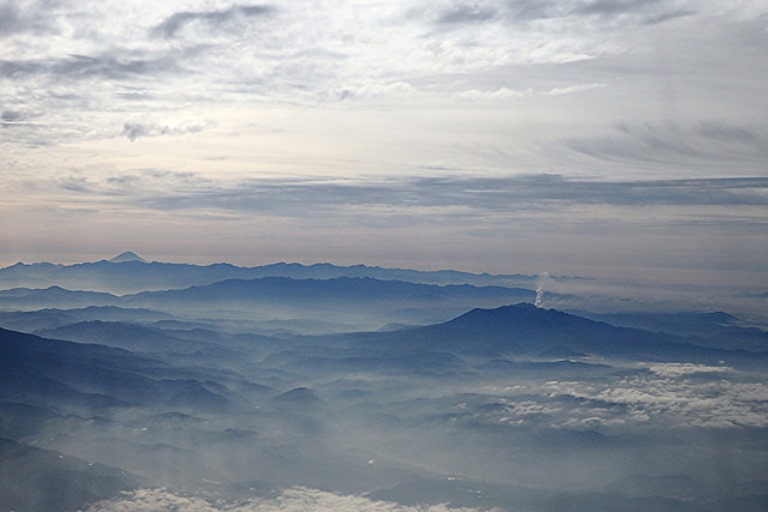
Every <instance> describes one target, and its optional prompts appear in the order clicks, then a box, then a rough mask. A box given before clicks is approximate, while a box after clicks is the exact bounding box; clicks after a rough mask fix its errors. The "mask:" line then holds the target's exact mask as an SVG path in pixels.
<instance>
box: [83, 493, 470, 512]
mask: <svg viewBox="0 0 768 512" xmlns="http://www.w3.org/2000/svg"><path fill="white" fill-rule="evenodd" d="M309 510H311V511H314V512H324V511H329V512H330V511H333V512H345V511H349V512H448V511H451V512H476V511H477V510H478V509H474V508H451V507H448V506H447V505H433V506H421V507H410V506H403V505H399V504H397V503H391V502H387V501H373V500H369V499H367V498H364V497H361V496H342V495H338V494H333V493H330V492H325V491H320V490H317V489H307V488H304V487H296V488H292V489H287V490H284V491H283V492H282V493H281V494H280V495H278V496H277V497H275V498H255V499H250V500H247V501H242V502H238V503H232V502H225V501H221V500H209V499H203V498H199V497H193V496H182V495H180V494H175V493H173V492H170V491H168V490H166V489H138V490H135V491H131V492H126V493H123V494H122V495H121V496H120V497H117V498H115V499H112V500H107V501H101V502H99V503H96V504H94V505H92V506H91V507H89V508H88V510H87V512H159V511H163V512H251V511H259V512H306V511H309Z"/></svg>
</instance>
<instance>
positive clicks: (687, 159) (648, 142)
mask: <svg viewBox="0 0 768 512" xmlns="http://www.w3.org/2000/svg"><path fill="white" fill-rule="evenodd" d="M564 144H565V145H566V146H567V147H568V148H570V149H571V150H574V151H576V152H579V153H582V154H584V155H588V156H590V157H593V158H597V159H600V160H603V161H608V162H611V161H613V162H622V163H635V164H639V163H647V164H662V165H666V164H678V165H687V166H690V165H696V166H697V167H699V168H700V167H701V166H707V167H710V166H721V165H723V164H728V163H754V164H757V163H758V162H764V161H765V160H766V159H767V158H768V132H766V131H765V129H764V128H762V127H757V126H743V125H734V124H731V123H726V122H721V121H700V122H698V123H695V124H681V123H620V124H618V125H616V126H615V128H614V131H613V133H611V134H607V135H603V136H599V137H594V136H593V137H574V138H570V139H566V140H565V141H564Z"/></svg>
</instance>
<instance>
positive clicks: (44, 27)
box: [0, 0, 55, 37]
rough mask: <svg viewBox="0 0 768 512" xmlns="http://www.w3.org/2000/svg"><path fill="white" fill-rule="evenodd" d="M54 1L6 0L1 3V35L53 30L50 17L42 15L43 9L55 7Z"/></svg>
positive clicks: (38, 32)
mask: <svg viewBox="0 0 768 512" xmlns="http://www.w3.org/2000/svg"><path fill="white" fill-rule="evenodd" d="M51 3H52V2H47V1H45V0H42V1H31V2H29V1H27V2H24V1H19V0H6V1H5V2H3V3H2V4H0V37H4V36H10V35H13V34H17V33H22V32H31V33H35V34H40V33H45V32H52V31H53V27H51V25H49V22H48V17H46V16H41V15H40V13H41V12H42V10H43V9H46V8H47V9H50V8H51V7H55V6H52V5H49V4H51Z"/></svg>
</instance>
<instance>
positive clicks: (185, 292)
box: [123, 277, 535, 304]
mask: <svg viewBox="0 0 768 512" xmlns="http://www.w3.org/2000/svg"><path fill="white" fill-rule="evenodd" d="M534 295H535V294H534V292H532V291H531V290H528V289H525V288H507V287H503V286H474V285H469V284H461V285H433V284H422V283H411V282H406V281H398V280H380V279H374V278H370V277H338V278H332V279H314V278H309V279H293V278H288V277H263V278H257V279H228V280H225V281H219V282H216V283H213V284H209V285H204V286H192V287H189V288H184V289H181V290H164V291H153V292H152V291H148V292H142V293H138V294H134V295H126V296H123V300H124V301H125V302H126V303H133V302H136V303H140V304H142V303H152V302H153V301H154V300H161V301H168V300H181V301H216V300H263V299H269V300H273V301H274V300H279V299H284V300H291V301H306V300H316V299H322V300H330V299H336V300H344V301H358V300H361V299H363V300H369V301H370V300H377V299H418V300H431V299H437V298H450V297H462V298H472V297H490V296H493V297H501V296H506V297H518V298H523V297H527V298H533V296H534Z"/></svg>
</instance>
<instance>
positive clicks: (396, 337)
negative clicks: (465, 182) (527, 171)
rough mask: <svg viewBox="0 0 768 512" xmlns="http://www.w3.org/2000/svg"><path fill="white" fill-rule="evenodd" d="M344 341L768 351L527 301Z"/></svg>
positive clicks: (664, 355) (647, 356) (528, 348)
mask: <svg viewBox="0 0 768 512" xmlns="http://www.w3.org/2000/svg"><path fill="white" fill-rule="evenodd" d="M355 336H358V338H355ZM349 339H358V340H359V341H361V342H364V343H378V344H380V345H383V346H389V347H390V348H391V349H392V350H446V351H452V352H455V353H462V354H470V355H484V356H504V355H511V356H518V357H534V358H535V357H542V356H543V355H545V354H547V353H558V352H560V353H574V354H584V355H591V356H601V357H619V358H631V359H639V360H650V361H654V360H658V361H688V362H692V361H696V362H708V363H717V364H720V362H722V361H725V362H730V361H732V360H739V361H750V360H760V361H764V360H765V359H768V352H757V353H756V352H747V351H744V350H728V349H725V348H722V347H707V346H701V345H698V344H697V343H696V341H698V340H697V339H696V338H689V337H683V336H677V335H672V334H665V333H655V332H650V331H645V330H642V329H635V328H627V327H617V326H614V325H611V324H608V323H605V322H598V321H594V320H589V319H587V318H583V317H580V316H576V315H572V314H569V313H564V312H562V311H557V310H555V309H545V308H539V307H536V306H534V305H533V304H529V303H518V304H514V305H509V306H502V307H499V308H493V309H481V308H476V309H473V310H471V311H469V312H467V313H465V314H463V315H461V316H459V317H457V318H454V319H453V320H449V321H448V322H444V323H441V324H436V325H430V326H425V327H418V328H414V329H409V330H401V331H395V332H379V333H365V334H360V335H354V334H352V335H349Z"/></svg>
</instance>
